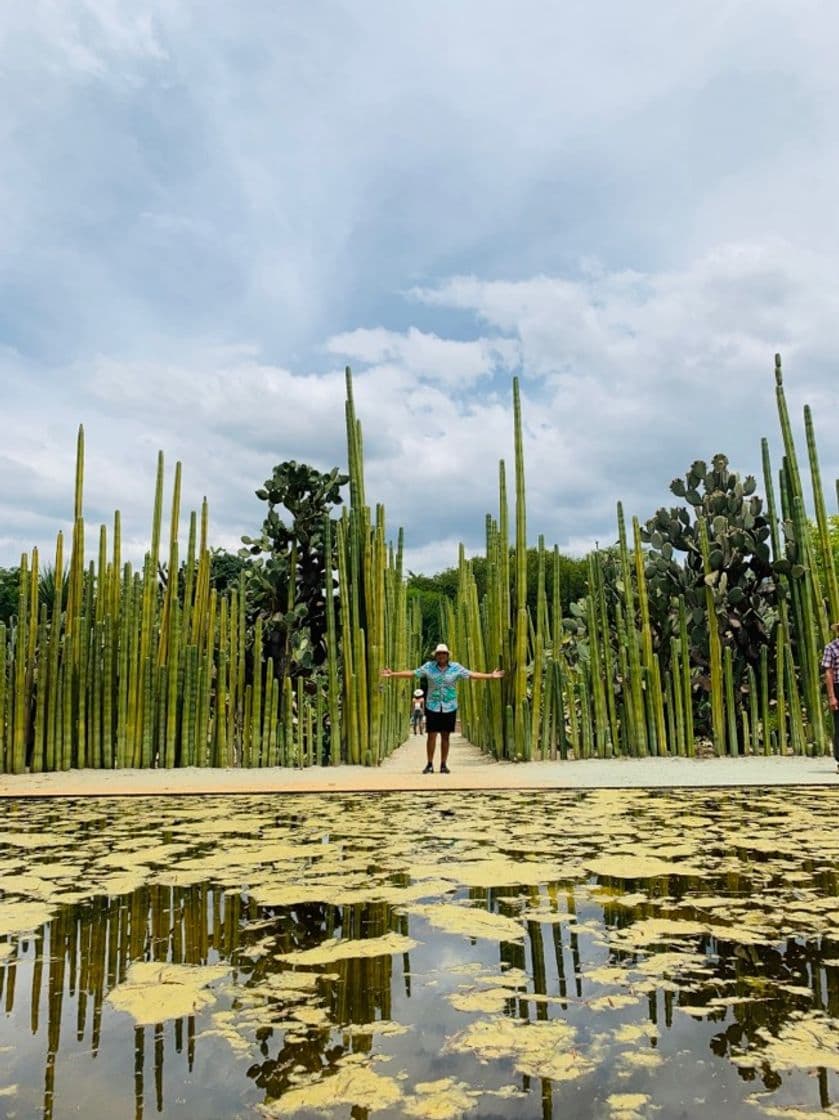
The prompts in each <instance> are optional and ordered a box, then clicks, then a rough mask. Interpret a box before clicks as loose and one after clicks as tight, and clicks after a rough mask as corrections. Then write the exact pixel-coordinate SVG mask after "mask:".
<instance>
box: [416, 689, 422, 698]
mask: <svg viewBox="0 0 839 1120" xmlns="http://www.w3.org/2000/svg"><path fill="white" fill-rule="evenodd" d="M414 696H422V689H421V688H415V689H414Z"/></svg>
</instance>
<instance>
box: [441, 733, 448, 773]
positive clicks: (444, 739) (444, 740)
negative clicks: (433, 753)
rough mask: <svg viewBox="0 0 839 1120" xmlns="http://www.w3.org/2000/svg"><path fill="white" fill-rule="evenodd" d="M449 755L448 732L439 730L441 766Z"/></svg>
mask: <svg viewBox="0 0 839 1120" xmlns="http://www.w3.org/2000/svg"><path fill="white" fill-rule="evenodd" d="M448 757H449V732H448V731H441V732H440V766H441V768H442V767H443V766H445V765H446V762H447V760H448Z"/></svg>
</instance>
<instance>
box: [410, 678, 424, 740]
mask: <svg viewBox="0 0 839 1120" xmlns="http://www.w3.org/2000/svg"><path fill="white" fill-rule="evenodd" d="M424 723H425V693H424V692H423V691H422V689H421V688H415V689H414V695H413V696H412V697H411V731H413V733H414V735H422V733H423V731H424V730H425V727H424Z"/></svg>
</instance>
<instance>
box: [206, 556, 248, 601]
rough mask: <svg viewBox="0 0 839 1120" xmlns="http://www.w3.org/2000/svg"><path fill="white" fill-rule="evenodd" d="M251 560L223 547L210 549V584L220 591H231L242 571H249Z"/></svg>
mask: <svg viewBox="0 0 839 1120" xmlns="http://www.w3.org/2000/svg"><path fill="white" fill-rule="evenodd" d="M249 567H250V560H249V559H248V557H246V556H240V555H238V554H237V553H235V552H227V551H226V549H223V548H213V549H211V550H210V586H211V587H213V588H215V590H216V591H218V592H219V593H223V592H226V591H229V590H230V589H231V588H232V587H235V586H236V585H237V584H238V582H239V577H240V576H241V574H242V572H247V570H248V568H249Z"/></svg>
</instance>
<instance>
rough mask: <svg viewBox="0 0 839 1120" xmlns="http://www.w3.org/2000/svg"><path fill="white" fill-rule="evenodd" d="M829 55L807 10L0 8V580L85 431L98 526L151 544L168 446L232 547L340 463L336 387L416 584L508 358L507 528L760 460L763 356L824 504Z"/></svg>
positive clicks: (496, 421) (575, 514) (568, 542)
mask: <svg viewBox="0 0 839 1120" xmlns="http://www.w3.org/2000/svg"><path fill="white" fill-rule="evenodd" d="M838 32H839V13H837V12H836V10H835V9H834V8H833V7H832V6H830V5H827V4H825V3H823V2H821V0H802V2H801V3H800V4H798V5H795V6H790V5H789V4H787V3H783V2H781V0H743V2H741V3H738V4H736V5H733V4H730V3H728V2H727V0H711V2H710V3H707V4H704V5H701V6H697V5H695V4H689V3H687V2H686V0H677V2H675V3H672V4H670V5H667V6H666V7H665V6H662V5H661V4H660V3H658V2H654V0H640V2H639V3H637V4H636V5H634V6H632V7H628V6H626V5H623V4H618V3H613V2H608V0H596V2H595V3H594V4H587V5H583V4H571V5H563V6H557V5H553V4H549V3H547V2H545V0H523V2H522V3H520V4H518V5H516V6H515V7H512V6H510V5H509V4H508V3H505V2H503V0H463V2H462V3H459V4H457V5H452V4H450V3H447V2H445V0H429V3H428V4H426V5H424V6H422V7H415V6H411V5H404V4H401V5H399V4H392V3H384V2H377V0H369V2H367V3H364V4H360V5H359V4H357V3H354V4H350V3H349V2H348V0H337V2H335V3H331V2H330V3H329V4H324V3H322V2H320V0H312V3H310V4H306V5H277V4H273V3H268V2H265V3H262V2H260V0H255V2H254V3H253V4H252V5H251V6H250V7H249V11H248V19H247V20H245V19H243V18H242V15H241V12H240V10H239V9H238V8H237V7H236V6H235V5H214V6H212V5H211V6H209V7H208V6H207V5H202V4H198V3H194V2H193V0H174V2H173V0H150V2H149V3H148V4H145V5H141V6H139V7H138V6H137V5H135V4H130V3H128V2H127V0H79V2H78V3H75V4H69V5H68V4H64V3H61V2H59V0H33V2H32V3H31V4H28V5H26V4H23V5H14V4H12V5H8V4H7V5H5V6H4V7H3V8H2V9H0V46H2V49H3V54H4V60H5V61H6V65H5V66H4V72H3V75H2V77H0V135H1V136H2V138H3V145H4V171H5V174H4V176H3V179H2V182H0V209H2V212H3V214H4V222H3V226H2V230H0V291H2V293H3V300H2V321H0V331H2V334H0V340H2V344H3V346H4V347H5V349H0V380H2V384H3V391H4V419H5V421H6V423H5V425H4V447H3V456H4V458H3V459H2V460H0V476H2V481H3V482H4V486H3V488H2V507H0V517H2V520H3V531H2V538H3V540H4V541H5V542H6V543H5V544H0V556H2V557H5V558H6V559H12V560H14V559H15V558H16V554H17V553H18V552H19V551H20V549H21V548H22V547H24V546H28V545H29V544H31V543H33V542H34V541H35V540H38V541H39V543H40V542H42V540H43V541H44V542H49V541H51V539H52V536H53V533H52V530H51V528H49V527H50V526H51V524H52V523H53V522H54V521H55V520H56V519H59V520H60V518H61V517H62V516H64V517H66V513H67V512H69V510H70V508H71V502H72V458H73V449H74V441H75V431H76V426H77V424H78V422H79V421H84V423H85V427H86V431H87V443H88V488H87V489H88V508H89V512H90V517H91V520H94V521H95V520H97V519H99V518H100V517H101V518H104V519H107V520H109V519H110V514H111V510H112V509H113V508H114V506H119V508H120V509H121V510H122V512H123V515H124V518H125V521H126V536H127V538H129V537H130V539H131V540H132V541H134V542H135V545H134V546H133V547H135V548H137V549H138V550H139V549H141V548H142V541H143V540H144V539H145V537H146V535H147V526H148V522H149V519H150V516H151V500H152V486H153V479H154V467H155V459H156V451H157V448H158V447H163V448H164V449H165V450H166V453H167V463H168V464H169V471H170V472H171V464H172V462H173V461H174V459H176V458H181V459H182V460H183V461H184V472H185V475H184V479H185V487H186V492H185V505H187V506H188V505H190V504H192V505H194V504H196V502H197V501H200V498H201V495H202V494H203V493H205V492H206V493H207V495H208V497H209V498H210V502H211V509H212V511H213V524H214V532H215V533H216V534H217V538H216V539H218V540H220V541H224V542H225V543H228V542H234V543H235V542H236V540H237V538H238V535H239V534H240V533H242V532H246V531H248V530H249V529H252V528H253V527H254V524H255V522H257V521H258V519H259V518H260V516H261V507H260V504H259V503H258V502H257V501H256V499H255V498H254V497H253V496H252V490H253V489H254V488H255V487H256V486H258V485H259V484H260V483H261V481H262V479H263V478H264V477H265V476H266V475H267V473H268V472H269V471H270V469H271V467H272V465H273V464H274V463H276V462H279V461H281V460H282V459H285V458H297V459H302V460H307V461H311V462H313V463H315V464H316V465H319V466H322V467H324V468H326V467H331V466H332V465H336V464H339V463H343V462H344V458H345V450H344V415H343V374H342V372H341V370H340V368H338V367H339V366H340V365H341V364H342V361H343V360H349V361H350V362H351V363H352V364H353V366H354V367H356V370H355V372H356V380H355V387H356V399H357V404H358V411H359V414H360V416H361V417H362V420H363V424H364V434H365V453H366V462H367V484H368V494H369V495H370V498H371V500H374V501H375V500H384V501H385V503H386V506H387V509H388V513H389V518H390V523H391V526H392V528H393V531H394V532H395V527H396V525H397V524H399V523H402V524H404V525H405V527H406V530H407V538H408V547H409V549H410V550H411V555H414V556H417V557H420V560H421V562H422V563H423V564H425V563H436V561H435V560H433V557H435V556H436V555H437V553H438V552H440V551H442V550H444V549H445V548H447V547H448V544H449V542H452V541H456V540H459V539H463V540H465V541H467V543H468V544H469V546H470V548H476V547H480V545H481V541H482V537H483V528H484V513H485V512H486V511H491V512H493V513H494V512H495V507H496V502H497V495H496V485H497V482H496V480H497V463H498V459H499V458H500V457H502V456H503V457H504V458H505V459H506V460H507V462H508V464H509V467H510V471H511V470H512V435H511V416H510V412H511V408H510V391H509V384H510V376H511V373H512V372H514V371H516V370H519V369H520V370H521V376H522V386H523V404H524V415H525V427H526V432H525V442H526V453H527V482H528V525H529V531H530V535H531V539H535V535H536V534H537V533H538V532H540V531H542V532H544V533H545V535H546V537H547V538H548V539H549V540H551V541H552V540H557V541H558V542H559V543H560V544H562V545H563V546H564V547H567V548H578V547H583V545H584V542H587V541H590V540H592V539H595V538H599V539H600V540H601V541H603V542H606V541H608V540H609V539H610V536H611V535H613V532H614V505H615V501H616V499H617V498H618V497H622V498H623V499H624V501H625V504H626V507H627V510H628V511H634V512H638V513H639V514H640V515H641V516H646V515H647V514H648V513H650V512H652V510H653V509H654V508H655V507H656V506H657V505H658V504H660V503H661V502H665V501H667V500H668V494H667V491H666V483H667V480H668V479H669V478H670V477H671V476H672V475H673V474H675V473H677V472H679V471H681V470H682V469H684V467H685V466H686V465H687V463H688V462H689V461H690V460H691V459H692V458H693V457H694V456H695V455H699V454H702V455H708V454H711V453H712V452H713V451H715V450H717V449H718V448H723V449H725V450H728V451H729V453H730V454H731V456H732V460H733V461H734V464H735V466H737V467H740V468H741V469H756V468H757V467H758V466H759V461H758V440H759V436H760V435H761V434H763V433H764V432H765V433H768V434H770V435H773V434H774V432H775V431H776V422H775V417H774V411H773V397H772V374H771V363H772V354H773V353H774V351H775V350H777V349H780V350H782V351H783V353H784V355H785V359H786V362H787V368H788V370H789V395H790V398H791V404H792V406H793V408H794V410H796V411H797V410H799V409H800V405H801V403H802V402H803V399H804V398H805V397H809V399H810V400H811V402H812V403H813V405H814V407H815V409H816V423H817V427H818V429H819V431H820V434H821V438H822V455H823V460H824V461H823V463H822V467H823V473H824V476H825V478H826V479H830V478H832V477H835V476H836V474H839V456H836V455H834V454H833V451H832V444H831V441H830V440H829V430H830V429H829V424H830V422H831V419H832V414H833V411H834V410H835V406H836V403H837V394H836V391H835V389H834V384H835V377H834V369H833V366H834V362H833V353H832V351H833V348H834V338H835V323H836V321H837V302H839V285H837V281H836V280H835V276H834V271H835V270H834V267H833V266H834V261H835V255H836V251H837V249H839V239H837V227H836V223H835V220H834V210H835V205H834V199H833V193H834V192H833V189H832V184H833V183H834V182H835V180H836V173H837V171H839V166H837V162H838V161H837V157H836V154H835V153H836V152H837V151H839V146H837V144H836V140H837V123H836V118H835V114H833V113H832V110H831V106H832V105H833V104H834V103H835V101H836V96H837V94H839V71H837V69H836V67H835V64H834V60H835V54H836V41H837V33H838ZM404 292H412V293H413V298H412V299H407V300H406V299H405V298H404V297H403V296H402V295H401V294H400V293H404ZM509 489H510V494H511V495H512V493H513V484H512V476H510V487H509ZM62 511H65V512H64V513H62ZM48 529H49V531H48ZM581 542H583V543H582V544H581ZM50 547H51V545H50ZM454 559H455V557H454V555H453V556H451V557H441V558H440V561H439V562H440V564H441V565H442V566H445V565H447V564H448V563H453V562H454ZM416 562H417V563H420V561H419V560H418V561H416Z"/></svg>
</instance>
